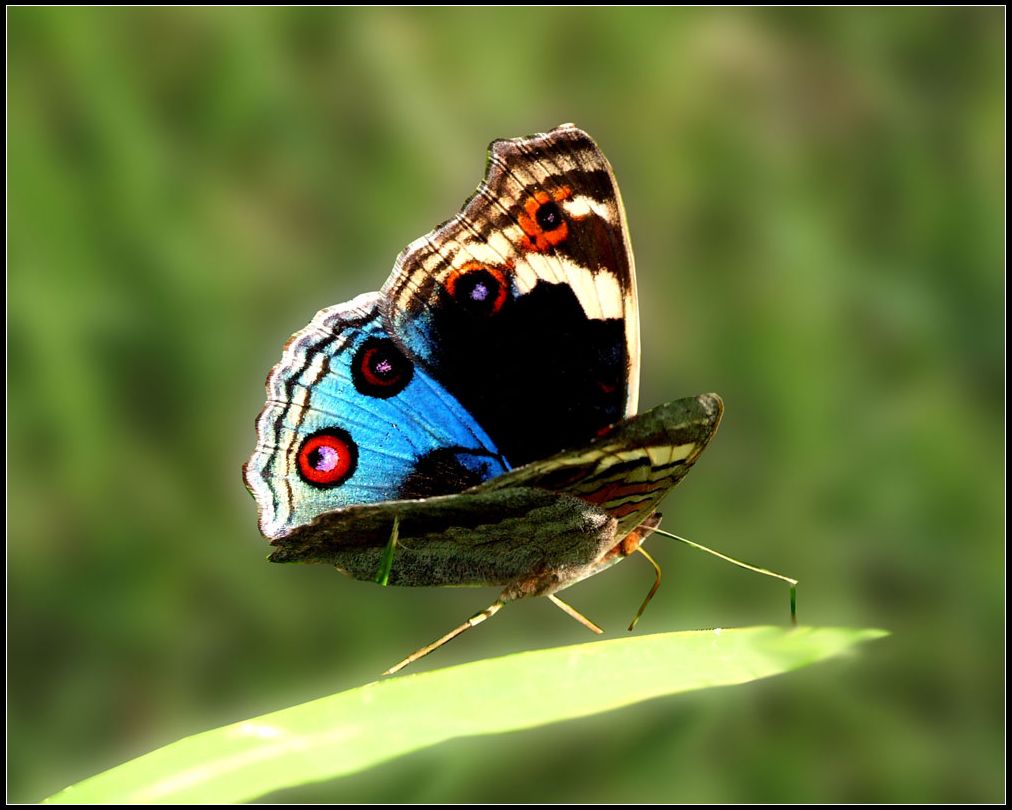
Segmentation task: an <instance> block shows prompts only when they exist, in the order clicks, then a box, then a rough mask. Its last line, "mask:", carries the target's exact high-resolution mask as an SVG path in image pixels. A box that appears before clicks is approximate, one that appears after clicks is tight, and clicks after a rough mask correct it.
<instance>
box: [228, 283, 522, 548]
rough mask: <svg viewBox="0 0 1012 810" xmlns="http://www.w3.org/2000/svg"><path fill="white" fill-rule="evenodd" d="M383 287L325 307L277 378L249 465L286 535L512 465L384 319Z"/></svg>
mask: <svg viewBox="0 0 1012 810" xmlns="http://www.w3.org/2000/svg"><path fill="white" fill-rule="evenodd" d="M381 300H382V299H381V296H380V294H379V293H366V294H365V295H360V296H359V297H358V298H355V299H354V300H352V301H349V302H348V303H345V304H339V305H337V306H334V307H328V308H327V309H324V310H321V311H320V312H318V313H317V314H316V317H315V318H313V320H312V322H311V323H310V324H309V325H308V326H307V327H306V328H305V329H303V330H302V331H300V332H297V333H296V334H294V335H292V337H291V339H290V340H289V341H288V343H287V344H286V345H285V350H284V354H283V356H282V358H281V362H280V363H278V365H276V366H275V367H274V369H273V370H272V371H271V374H270V376H269V377H268V378H267V404H266V405H265V406H264V409H263V411H261V413H260V415H259V416H258V417H257V421H256V428H257V446H256V449H255V450H254V451H253V455H252V456H251V457H250V460H249V461H248V462H247V463H246V465H245V466H244V467H243V478H244V480H245V482H246V486H247V488H248V489H249V491H250V492H251V493H252V494H253V496H254V498H256V501H257V506H258V508H259V511H260V530H261V532H262V533H263V534H264V535H265V536H266V537H269V538H277V537H282V536H284V535H286V534H288V533H289V532H290V531H291V530H292V529H294V528H295V527H296V526H300V525H303V524H306V523H309V522H311V521H312V520H313V519H314V518H316V517H317V516H319V515H321V514H323V513H325V512H329V511H332V510H334V509H338V508H340V507H344V506H349V505H351V504H363V503H376V502H380V501H389V500H398V499H401V500H403V499H412V498H427V497H431V496H434V495H442V494H447V493H451V492H459V491H461V490H463V489H466V488H467V487H469V486H474V485H476V484H479V483H481V482H482V481H485V480H487V479H489V478H492V477H494V476H497V475H501V474H502V473H504V472H506V471H507V470H508V469H509V465H508V464H507V463H506V461H505V459H503V457H502V456H501V455H500V453H499V452H498V450H497V449H496V447H495V445H494V444H493V443H492V441H491V439H490V438H489V437H488V435H487V434H486V433H485V431H484V430H483V429H482V428H481V427H480V426H479V425H478V423H477V422H476V421H475V420H474V419H473V418H472V417H471V416H470V415H469V414H468V413H467V411H465V410H464V408H463V407H462V406H461V405H460V403H459V402H458V401H457V400H456V399H455V398H454V397H453V396H452V395H451V394H450V393H449V392H447V391H446V389H445V388H443V387H442V386H441V385H439V383H437V382H436V381H435V380H434V379H433V378H432V377H431V376H429V375H428V374H427V373H426V372H425V371H424V369H422V368H421V367H416V366H415V364H414V363H413V362H412V361H411V360H410V359H409V358H408V357H406V356H405V355H404V354H403V352H401V350H400V349H399V348H398V346H397V344H396V343H394V341H393V340H392V339H391V338H390V336H389V334H388V333H387V332H386V330H385V328H384V326H383V320H382V317H381V315H380V310H379V304H380V302H381Z"/></svg>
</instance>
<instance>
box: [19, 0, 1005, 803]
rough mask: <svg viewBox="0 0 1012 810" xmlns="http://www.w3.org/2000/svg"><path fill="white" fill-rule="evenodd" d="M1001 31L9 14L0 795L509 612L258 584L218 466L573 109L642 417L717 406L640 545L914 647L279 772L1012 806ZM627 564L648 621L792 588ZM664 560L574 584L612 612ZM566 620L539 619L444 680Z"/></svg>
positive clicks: (766, 604)
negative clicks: (607, 164) (476, 193)
mask: <svg viewBox="0 0 1012 810" xmlns="http://www.w3.org/2000/svg"><path fill="white" fill-rule="evenodd" d="M1004 19H1005V18H1004V11H1003V10H1002V9H1001V8H991V9H965V10H963V9H928V10H912V9H892V10H873V9H856V10H855V9H851V10H843V9H836V10H832V9H823V10H810V11H796V10H779V11H777V10H758V11H751V12H750V11H733V10H719V11H712V10H691V9H690V10H679V9H674V10H653V9H641V10H606V9H594V10H571V9H561V8H557V9H520V10H505V9H494V10H440V9H429V10H418V11H404V10H392V9H388V10H363V9H330V10H318V9H291V10H275V9H256V10H238V9H219V10H204V9H196V8H192V9H178V10H169V9H162V10H150V9H128V10H112V9H104V10H82V9H66V8H64V9H41V8H13V9H9V10H8V25H9V28H8V88H7V89H8V130H7V135H8V149H7V156H8V161H9V163H8V189H7V192H8V206H9V207H8V277H7V286H8V294H9V304H8V309H7V316H8V440H9V446H8V456H7V465H8V475H9V478H8V490H7V495H8V505H9V517H8V557H7V561H8V572H7V585H8V624H7V630H8V638H7V653H8V664H7V674H8V717H7V720H8V726H7V733H8V754H7V762H8V799H9V800H13V801H19V802H24V801H33V800H36V799H39V798H41V797H42V796H45V795H48V794H50V793H52V792H54V791H56V790H57V789H59V788H61V787H63V786H64V785H66V784H68V783H71V782H73V781H76V780H79V779H81V778H84V777H86V776H89V775H91V774H92V773H94V772H96V771H98V770H101V769H104V768H107V767H110V766H113V765H115V764H117V763H118V762H120V761H122V760H124V759H126V758H128V757H131V756H134V755H137V754H140V753H143V752H145V751H147V750H149V749H151V748H154V747H157V746H159V745H161V744H164V743H167V742H170V741H172V740H174V739H176V738H178V737H180V736H182V735H185V734H189V733H193V732H197V731H201V730H204V729H208V728H211V727H214V726H217V725H220V724H223V723H226V722H231V721H235V720H239V719H242V718H244V717H247V716H251V715H254V714H257V713H261V712H265V711H268V710H271V709H276V708H281V707H284V706H287V705H290V704H294V703H296V702H298V701H302V700H305V699H308V698H311V697H316V696H321V695H324V694H329V693H330V692H333V691H337V690H339V689H343V688H347V687H350V686H353V685H357V684H360V683H362V682H365V681H367V680H370V679H372V678H373V677H375V676H376V674H377V673H378V672H379V671H381V670H382V669H384V668H385V667H386V666H388V665H390V664H391V663H393V662H394V661H396V660H398V659H399V658H400V657H401V656H403V655H404V654H406V653H407V652H409V651H411V650H413V649H415V648H416V647H418V646H420V645H421V644H423V643H425V642H428V641H429V640H431V639H432V638H434V637H436V636H438V635H440V634H441V633H442V632H444V631H445V630H447V629H449V627H451V626H452V625H454V624H456V623H457V622H459V621H461V620H462V619H463V618H465V617H466V616H468V615H470V614H471V613H472V612H473V611H474V610H476V609H478V608H481V607H483V606H484V605H485V604H487V602H488V601H490V598H491V597H492V595H493V592H492V591H489V592H488V593H485V592H481V593H477V592H474V591H469V590H438V589H423V590H411V589H396V588H390V589H381V588H377V587H376V586H374V585H371V584H369V583H362V582H355V581H352V580H350V579H346V578H344V577H341V576H339V575H337V574H335V573H334V572H333V571H332V570H329V569H327V568H325V567H323V566H272V565H268V564H267V563H266V562H265V559H264V558H265V554H266V551H267V548H266V545H265V543H264V542H263V540H262V539H261V538H260V536H259V534H258V533H257V530H256V521H255V508H254V504H253V502H252V500H251V499H250V498H249V496H248V494H247V493H246V491H245V489H244V488H243V485H242V482H241V480H240V471H239V468H240V464H241V463H242V461H244V460H245V458H246V456H247V455H248V454H249V452H250V451H251V450H252V448H253V445H254V431H253V418H254V416H255V415H256V413H257V412H258V411H259V409H260V407H261V406H262V404H263V398H264V392H263V379H264V377H265V375H266V373H267V371H268V369H269V368H270V367H271V366H272V365H273V364H274V363H275V362H277V360H278V359H279V357H280V351H281V345H282V343H283V342H284V340H285V339H286V338H287V336H288V335H289V334H290V333H291V332H293V331H295V330H296V329H299V328H301V327H302V326H303V325H304V324H306V323H307V322H308V321H309V319H310V318H311V316H312V315H313V313H314V312H315V311H316V310H317V309H319V308H322V307H324V306H326V305H330V304H334V303H337V302H340V301H343V300H346V299H348V298H351V297H352V296H354V295H355V294H357V293H359V292H362V291H365V290H369V289H376V288H378V287H379V286H380V284H382V282H383V280H384V279H385V278H386V276H387V273H388V272H389V269H390V267H391V264H392V261H393V258H394V256H395V255H396V254H397V252H398V251H399V250H400V249H401V247H402V246H403V245H405V244H406V243H407V242H409V241H410V240H412V239H414V238H415V237H416V236H419V235H420V234H422V233H424V232H425V231H426V230H428V229H429V228H430V227H432V226H433V225H435V224H436V223H437V222H439V221H441V220H443V219H445V218H446V217H448V216H449V215H450V214H452V213H453V212H454V211H456V210H457V208H458V207H459V205H460V204H461V203H462V201H463V200H464V198H465V197H466V196H467V195H468V194H469V193H470V191H471V190H472V189H473V187H474V185H475V184H476V183H477V182H478V180H479V179H480V177H481V173H482V169H483V165H484V154H485V152H484V150H485V147H486V144H487V143H488V142H489V141H490V140H491V139H493V138H495V137H513V136H518V135H522V134H526V133H529V132H533V131H538V130H545V129H548V128H551V127H553V126H555V125H557V124H559V123H562V122H564V121H573V122H575V123H577V124H578V125H579V126H581V127H583V128H584V129H586V130H588V131H589V132H590V133H591V134H592V135H593V136H594V137H595V139H596V140H597V141H598V143H599V144H600V145H601V147H602V148H603V149H604V151H605V152H606V154H607V155H608V157H609V158H610V160H611V161H612V163H613V165H614V167H615V171H616V173H617V175H618V178H619V181H620V183H621V186H622V191H623V195H624V198H625V203H626V208H627V213H628V217H629V223H630V228H631V232H632V236H633V243H634V245H635V248H636V255H637V263H638V266H639V284H640V296H641V306H642V322H643V385H642V397H641V401H642V406H643V407H644V408H645V407H647V406H651V405H654V404H657V403H659V402H661V401H664V400H668V399H673V398H676V397H680V396H684V395H689V394H695V393H699V392H703V391H718V392H720V393H721V394H722V395H723V396H724V399H725V402H726V405H727V412H726V415H725V419H724V423H723V426H722V427H721V430H720V434H719V436H718V437H717V439H716V441H715V442H714V444H713V445H712V446H711V448H710V449H709V450H708V451H707V453H706V455H705V456H704V457H703V459H702V461H701V463H700V464H699V465H698V468H697V470H696V471H695V472H694V473H693V474H692V475H691V476H690V477H689V478H688V480H687V481H686V482H685V483H684V484H683V485H682V487H680V488H679V489H678V490H677V491H676V493H675V494H674V496H673V497H672V498H671V499H670V500H669V501H668V503H667V506H666V508H665V513H666V522H665V525H666V526H667V528H669V529H670V530H675V531H679V532H681V533H683V534H686V535H688V536H689V537H691V538H693V539H695V540H697V541H700V542H703V543H706V544H708V545H711V546H715V547H717V548H719V549H721V550H722V551H724V552H727V553H730V554H734V555H736V556H739V557H742V558H744V559H746V560H749V561H752V562H756V563H759V564H761V565H765V566H768V567H770V568H773V569H775V570H778V571H783V572H785V573H787V574H790V575H792V576H795V577H798V578H799V579H800V580H801V588H800V616H801V619H802V621H803V622H804V623H808V624H819V625H854V626H879V627H884V628H888V629H890V630H892V631H893V633H894V635H893V636H892V637H891V638H890V639H887V640H886V641H883V642H877V643H876V644H874V645H871V646H868V647H866V648H864V649H863V655H861V656H860V657H858V658H854V659H850V660H846V661H839V662H835V663H832V664H828V665H821V666H819V667H815V668H812V669H810V670H806V671H802V672H799V673H795V674H792V675H788V676H785V677H781V678H777V679H774V680H772V681H768V682H763V683H759V684H754V685H751V686H747V687H743V688H734V689H724V690H711V691H710V692H708V693H703V694H697V695H691V696H683V697H676V698H669V699H664V700H659V701H654V702H652V703H649V704H646V705H643V706H640V707H634V708H633V709H631V710H627V711H622V712H620V713H617V714H611V715H605V716H602V717H596V718H590V719H586V720H581V721H577V722H572V723H568V724H563V725H560V726H554V727H550V728H548V729H541V730H537V731H530V732H524V733H518V734H513V735H506V736H502V737H496V738H486V739H481V740H478V741H461V742H456V743H452V744H448V745H444V746H442V747H438V748H436V749H433V750H430V751H425V752H421V753H418V754H415V755H412V756H409V757H407V758H405V759H402V760H399V761H397V762H394V763H389V764H387V765H383V766H381V767H379V768H377V769H374V770H372V771H370V772H367V773H364V774H360V775H358V776H355V777H352V778H350V779H346V780H343V781H338V782H334V783H331V784H322V785H316V786H312V787H307V788H302V789H299V790H292V791H287V792H285V793H283V794H277V795H275V796H274V797H273V798H275V799H278V800H285V801H301V800H310V799H317V800H330V801H346V802H351V801H385V802H389V801H428V802H446V801H597V802H609V801H626V802H632V801H680V802H695V801H709V802H718V801H858V802H860V801H936V802H945V801H964V802H984V801H999V800H1001V799H1002V797H1003V791H1004V788H1003V784H1004V776H1003V758H1002V749H1003V744H1004V736H1003V722H1004V720H1003V718H1004V690H1003V661H1004V654H1003V648H1004V619H1003V615H1004V596H1003V591H1004V551H1003V533H1004V521H1003V483H1004V468H1003V445H1004V427H1003V420H1004V410H1003V395H1004V394H1003V392H1004V383H1003V374H1004V362H1003V361H1004V334H1003V290H1004V271H1003V264H1004V253H1003V227H1004V226H1003V223H1004V211H1003V208H1004V191H1003V182H1004V181H1003V177H1004V169H1005V167H1004V112H1005V111H1004V103H1003V94H1004V67H1003V65H1004V43H1003V30H1004ZM650 547H651V549H652V551H653V553H654V554H655V555H656V556H657V557H658V558H659V560H660V561H661V563H662V564H663V565H664V566H665V587H663V588H662V589H661V591H660V593H659V595H658V597H657V599H656V600H655V601H654V603H653V604H652V605H651V607H650V609H649V610H648V611H647V613H646V615H645V617H644V619H643V621H642V622H641V624H640V626H639V629H638V632H656V631H666V630H675V629H687V628H697V627H711V626H733V625H746V624H762V623H782V622H784V621H785V619H786V614H787V593H786V590H785V589H782V588H781V587H780V586H779V584H778V583H774V582H772V581H770V580H766V579H764V578H762V577H757V576H754V575H749V574H746V573H744V572H742V571H740V570H738V569H735V568H732V567H730V566H727V565H724V564H720V563H718V562H717V561H715V560H713V559H712V558H708V557H705V556H703V555H699V554H697V553H695V552H692V551H689V550H688V549H685V548H683V547H681V546H677V545H675V544H671V543H668V542H667V541H664V540H663V539H661V538H657V539H655V540H653V541H651V543H650ZM650 582H651V572H650V570H649V568H648V566H646V564H645V563H643V562H642V561H639V562H637V561H636V560H633V561H631V562H629V563H627V564H624V565H622V566H619V567H618V568H616V569H614V570H612V571H611V572H609V573H608V574H607V575H605V576H600V577H595V578H594V579H592V580H590V581H588V582H586V583H585V584H582V585H580V586H578V587H577V588H574V589H573V590H572V591H571V592H570V594H569V596H568V597H567V598H568V599H569V600H570V601H571V602H573V603H574V605H575V606H577V607H578V608H579V609H581V610H583V611H585V612H586V613H587V614H588V615H589V616H590V617H591V618H593V619H594V620H595V621H597V622H599V623H601V624H603V625H604V626H605V627H606V628H607V629H608V630H609V632H610V633H615V634H619V633H624V632H625V631H624V629H623V628H624V625H625V623H626V622H628V620H629V618H630V616H631V614H632V613H633V612H634V611H635V609H636V607H637V606H638V604H639V601H640V599H641V598H642V596H643V594H644V592H645V590H646V589H647V587H648V586H649V584H650ZM586 640H589V639H588V638H587V637H586V633H585V631H583V630H582V629H581V628H580V627H578V626H577V625H576V624H575V623H573V622H572V621H571V620H570V619H568V618H567V617H565V616H564V615H563V614H562V613H561V612H560V611H558V610H556V609H555V608H553V607H552V606H551V605H549V604H548V603H547V602H546V601H544V600H534V601H530V602H525V603H519V604H516V605H514V606H512V607H510V608H509V609H508V610H505V611H503V612H502V614H500V616H498V617H497V618H496V619H495V620H494V621H493V622H490V623H488V624H487V625H485V626H483V627H482V628H481V630H480V631H476V632H474V633H470V634H468V636H466V637H464V638H462V639H460V640H459V641H457V642H455V643H454V644H452V645H450V646H449V647H447V648H445V649H444V650H441V651H440V652H439V653H438V655H436V656H433V657H432V658H431V659H429V660H427V661H426V662H425V663H424V665H425V666H427V667H436V666H445V665H447V664H452V663H454V662H458V661H464V660H470V659H474V658H477V657H482V656H490V655H498V654H503V653H506V652H509V651H512V650H520V649H531V648H536V647H541V646H547V645H553V644H562V643H575V642H582V641H586ZM420 668H421V667H420ZM630 677H631V678H635V673H630Z"/></svg>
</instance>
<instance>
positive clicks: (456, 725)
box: [48, 627, 886, 803]
mask: <svg viewBox="0 0 1012 810" xmlns="http://www.w3.org/2000/svg"><path fill="white" fill-rule="evenodd" d="M884 635H886V633H885V631H882V630H868V629H865V630H856V629H846V628H815V627H803V628H796V629H783V628H777V627H750V628H741V629H733V630H700V631H692V632H682V633H664V634H659V635H651V636H639V637H631V638H624V639H618V640H609V641H599V642H595V643H590V644H580V645H576V646H570V647H559V648H555V649H549V650H539V651H535V652H527V653H520V654H517V655H510V656H506V657H503V658H494V659H489V660H485V661H478V662H475V663H471V664H463V665H461V666H456V667H451V668H448V669H440V670H436V671H432V672H425V673H421V674H418V675H407V676H403V677H398V678H390V679H388V680H383V681H377V682H375V683H370V684H367V685H365V686H362V687H359V688H357V689H352V690H350V691H347V692H341V693H339V694H336V695H331V696H330V697H325V698H321V699H319V700H314V701H311V702H309V703H304V704H302V705H300V706H294V707H292V708H290V709H283V710H282V711H278V712H273V713H271V714H265V715H263V716H261V717H256V718H253V719H251V720H246V721H244V722H241V723H234V724H233V725H229V726H224V727H222V728H218V729H214V730H213V731H207V732H204V733H202V734H196V735H194V736H192V737H186V738H184V739H182V740H180V741H179V742H176V743H173V744H171V745H167V746H165V747H164V748H160V749H158V750H157V751H153V752H152V753H150V754H147V755H145V756H142V757H139V758H137V759H134V760H132V761H130V762H127V763H125V764H123V765H120V766H118V767H116V768H113V769H112V770H109V771H106V772H105V773H101V774H99V775H97V776H94V777H92V778H90V779H86V780H85V781H83V782H80V783H79V784H77V785H74V786H72V787H69V788H67V789H66V790H63V791H61V792H60V793H58V794H56V795H55V796H53V797H51V798H50V799H49V800H48V801H51V802H88V803H93V802H102V803H149V802H238V801H243V800H246V799H252V798H255V797H257V796H262V795H264V794H266V793H269V792H271V791H274V790H278V789H280V788H285V787H292V786H295V785H301V784H305V783H307V782H315V781H319V780H323V779H331V778H333V777H336V776H341V775H344V774H350V773H354V772H355V771H360V770H363V769H365V768H369V767H371V766H374V765H376V764H378V763H380V762H383V761H385V760H389V759H392V758H394V757H398V756H401V755H403V754H406V753H408V752H411V751H416V750H418V749H420V748H425V747H427V746H430V745H435V744H436V743H439V742H442V741H444V740H449V739H452V738H454V737H464V736H474V735H479V734H495V733H499V732H504V731H514V730H517V729H524V728H531V727H534V726H540V725H544V724H546V723H554V722H557V721H559V720H567V719H570V718H574V717H583V716H586V715H590V714H596V713H598V712H604V711H610V710H613V709H617V708H619V707H621V706H627V705H629V704H632V703H637V702H639V701H642V700H648V699H650V698H654V697H658V696H661V695H672V694H676V693H679V692H686V691H689V690H693V689H703V688H706V687H713V686H729V685H732V684H741V683H746V682H748V681H752V680H756V679H758V678H765V677H768V676H770V675H776V674H778V673H781V672H787V671H788V670H792V669H797V668H798V667H803V666H805V665H807V664H812V663H815V662H817V661H821V660H823V659H825V658H829V657H831V656H834V655H838V654H840V653H843V652H845V651H847V650H849V649H850V648H851V647H853V646H854V645H855V644H857V643H858V642H861V641H865V640H869V639H874V638H879V637H881V636H884Z"/></svg>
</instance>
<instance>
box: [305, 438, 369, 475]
mask: <svg viewBox="0 0 1012 810" xmlns="http://www.w3.org/2000/svg"><path fill="white" fill-rule="evenodd" d="M357 464H358V448H357V447H356V446H355V442H354V440H353V439H352V438H351V434H349V433H348V432H347V431H346V430H341V429H340V428H327V429H326V430H322V431H320V432H319V433H316V434H314V435H312V436H310V437H309V438H308V439H306V441H305V442H303V444H302V447H301V448H299V475H300V476H302V480H303V481H305V482H306V483H308V484H312V485H313V486H317V487H336V486H338V485H339V484H343V483H344V482H345V481H347V480H348V479H349V478H350V477H351V474H352V473H353V472H355V466H356V465H357Z"/></svg>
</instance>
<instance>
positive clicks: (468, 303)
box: [446, 262, 509, 315]
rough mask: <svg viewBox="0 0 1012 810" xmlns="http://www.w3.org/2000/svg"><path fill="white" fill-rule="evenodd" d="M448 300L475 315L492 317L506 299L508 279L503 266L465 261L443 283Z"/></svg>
mask: <svg viewBox="0 0 1012 810" xmlns="http://www.w3.org/2000/svg"><path fill="white" fill-rule="evenodd" d="M446 291H447V292H448V293H449V294H450V297H451V298H452V299H453V300H454V301H456V302H457V303H458V304H460V305H461V306H462V307H464V308H465V309H466V310H468V311H469V312H473V313H474V314H476V315H495V314H496V313H497V312H498V311H499V310H500V309H502V308H503V304H505V303H506V299H507V297H508V296H509V280H508V279H507V276H506V271H505V269H504V268H502V267H495V266H494V265H489V264H482V263H481V262H468V263H467V264H465V265H463V266H461V267H458V268H457V269H455V270H454V271H453V272H452V273H450V277H449V278H448V279H447V280H446Z"/></svg>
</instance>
